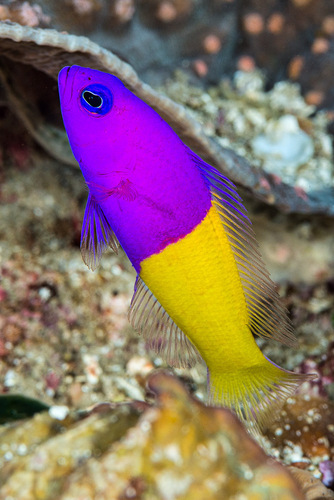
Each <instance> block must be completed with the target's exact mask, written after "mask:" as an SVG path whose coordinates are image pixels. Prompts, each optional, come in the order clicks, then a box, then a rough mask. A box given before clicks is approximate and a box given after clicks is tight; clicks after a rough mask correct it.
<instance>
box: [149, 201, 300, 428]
mask: <svg viewBox="0 0 334 500" xmlns="http://www.w3.org/2000/svg"><path fill="white" fill-rule="evenodd" d="M140 276H141V278H142V280H143V281H144V282H145V284H146V285H147V286H148V287H149V289H150V290H151V291H152V293H153V294H154V295H155V297H156V298H157V299H158V301H159V302H160V304H162V306H163V307H164V309H165V310H166V311H167V313H168V314H169V316H170V317H171V318H172V319H173V320H174V322H175V323H176V324H177V325H178V327H179V328H180V329H181V330H182V331H183V332H184V334H185V335H186V336H187V337H188V338H189V339H190V341H191V342H192V344H193V345H194V346H195V347H196V348H197V350H198V351H199V353H200V355H201V356H202V358H203V359H204V361H205V363H206V365H207V367H208V370H209V381H210V387H209V390H210V400H211V402H212V403H218V404H222V405H226V406H229V407H233V408H234V409H235V410H236V412H237V413H238V414H239V416H241V417H242V418H246V419H249V418H251V417H252V416H256V417H257V418H258V419H259V423H260V424H261V423H262V422H263V421H265V419H266V417H267V416H268V410H272V409H273V408H272V404H273V403H275V402H278V401H279V400H280V399H281V397H282V395H283V394H285V393H287V392H289V391H290V390H291V391H293V390H294V388H295V387H296V385H299V383H300V380H299V377H300V376H299V375H297V374H293V373H291V372H287V371H284V370H282V369H281V368H279V367H277V366H276V365H274V364H273V363H271V362H270V361H268V360H267V358H265V356H264V355H263V354H262V352H261V351H260V349H259V348H258V346H257V344H256V342H255V340H254V337H253V335H252V333H251V330H250V326H249V325H250V317H249V311H248V306H247V302H246V297H245V291H244V286H243V284H242V282H241V279H240V272H239V270H238V267H237V264H236V260H235V255H234V252H233V251H232V248H231V244H230V241H229V239H228V237H227V233H226V231H225V230H224V227H223V225H222V221H221V217H220V215H219V213H218V209H217V205H216V204H215V203H214V202H213V203H212V207H211V209H210V210H209V212H208V213H207V215H206V217H205V219H204V220H203V221H202V222H201V223H200V224H199V225H198V226H197V227H196V228H195V229H194V230H193V231H192V232H191V233H190V234H188V235H187V236H185V237H184V238H182V239H180V240H179V241H177V242H176V243H174V244H170V245H169V246H167V247H166V248H165V249H164V250H163V251H161V252H160V253H159V254H155V255H152V256H151V257H149V258H147V259H145V260H144V261H143V262H142V267H141V273H140ZM259 314H260V311H259ZM285 395H286V394H285Z"/></svg>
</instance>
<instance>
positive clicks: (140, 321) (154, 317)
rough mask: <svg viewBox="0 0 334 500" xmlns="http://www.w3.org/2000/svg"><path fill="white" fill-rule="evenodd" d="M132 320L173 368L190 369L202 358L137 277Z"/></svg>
mask: <svg viewBox="0 0 334 500" xmlns="http://www.w3.org/2000/svg"><path fill="white" fill-rule="evenodd" d="M129 321H130V323H131V325H132V326H133V328H134V329H135V330H137V331H138V332H139V333H140V334H141V335H142V336H143V337H144V339H145V341H146V344H147V347H149V348H150V349H152V350H153V351H154V352H155V353H156V354H158V355H159V356H161V357H162V358H163V359H164V360H165V361H166V362H167V363H168V364H169V365H170V366H174V367H178V368H190V367H191V366H193V365H194V364H196V363H197V362H199V361H200V360H201V359H202V358H201V356H200V354H199V352H198V351H197V349H196V348H195V347H194V345H193V344H192V343H191V342H190V340H189V339H188V337H187V336H186V335H185V334H184V333H183V332H182V331H181V330H180V328H179V327H178V326H177V325H176V324H175V323H174V321H173V320H172V319H171V318H170V316H169V315H168V314H167V312H166V311H165V310H164V308H163V307H162V306H161V304H159V302H158V301H157V299H156V298H155V297H154V295H153V294H152V292H151V291H150V290H149V289H148V288H147V286H146V285H145V283H144V282H143V280H142V279H141V278H140V276H137V280H136V284H135V292H134V295H133V298H132V301H131V304H130V309H129Z"/></svg>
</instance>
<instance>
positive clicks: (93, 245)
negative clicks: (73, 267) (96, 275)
mask: <svg viewBox="0 0 334 500" xmlns="http://www.w3.org/2000/svg"><path fill="white" fill-rule="evenodd" d="M107 246H110V247H111V248H112V250H114V252H116V253H117V248H118V241H117V238H116V236H115V234H114V232H113V230H112V229H111V227H110V225H109V222H108V220H107V218H106V216H105V215H104V213H103V211H102V209H101V208H100V206H99V205H98V203H96V201H95V200H94V198H93V197H92V196H91V194H89V195H88V200H87V205H86V210H85V215H84V219H83V223H82V230H81V244H80V248H81V255H82V258H83V261H84V263H85V264H86V265H87V266H88V267H89V268H90V269H91V270H92V271H94V269H96V268H97V266H98V264H99V261H100V259H101V257H102V254H103V252H104V251H105V250H106V248H107Z"/></svg>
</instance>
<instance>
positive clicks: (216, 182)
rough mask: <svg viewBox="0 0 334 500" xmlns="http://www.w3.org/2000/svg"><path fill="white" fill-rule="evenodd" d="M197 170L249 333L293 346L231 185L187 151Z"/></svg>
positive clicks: (284, 315) (287, 324) (284, 314)
mask: <svg viewBox="0 0 334 500" xmlns="http://www.w3.org/2000/svg"><path fill="white" fill-rule="evenodd" d="M189 154H190V155H191V157H192V159H193V161H194V163H195V164H196V165H197V167H198V168H199V169H200V171H201V173H202V175H203V177H204V179H205V181H206V183H207V185H208V187H209V189H210V191H211V196H212V201H213V203H214V205H215V206H216V208H217V210H218V212H219V215H220V217H221V221H222V224H223V227H224V229H225V231H226V234H227V237H228V239H229V242H230V245H231V248H232V251H233V254H234V258H235V261H236V264H237V268H238V271H239V276H240V279H241V282H242V285H243V290H244V294H245V299H246V303H247V308H248V314H249V317H250V325H249V327H250V329H251V331H252V333H254V334H256V335H259V336H261V337H265V338H272V339H274V340H278V341H279V342H282V343H283V344H286V345H289V346H296V345H297V340H296V338H295V336H294V333H293V328H292V324H291V322H290V320H289V318H288V316H287V311H286V309H285V308H284V306H283V305H282V304H281V301H280V297H279V295H278V293H277V292H276V290H275V284H274V282H273V281H272V280H271V279H270V276H269V273H268V271H267V269H266V267H265V264H264V262H263V260H262V257H261V254H260V252H259V249H258V243H257V241H256V238H255V234H254V231H253V229H252V226H251V222H250V220H249V218H248V217H247V212H246V209H245V207H244V206H243V204H242V199H241V198H240V196H239V195H238V193H237V192H236V187H235V185H234V184H233V183H232V182H231V181H230V180H229V179H228V178H227V177H225V176H224V175H222V174H221V173H220V172H218V170H216V169H215V168H214V167H212V166H210V165H208V164H207V163H205V162H204V161H202V160H201V159H200V158H199V157H198V156H196V155H195V154H194V153H192V152H191V151H189Z"/></svg>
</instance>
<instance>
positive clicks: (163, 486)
mask: <svg viewBox="0 0 334 500" xmlns="http://www.w3.org/2000/svg"><path fill="white" fill-rule="evenodd" d="M148 387H149V389H150V391H151V392H152V393H153V394H154V395H155V397H156V401H155V403H154V404H152V405H151V406H150V407H148V405H147V404H145V403H131V404H120V405H112V406H111V407H110V405H102V406H101V405H100V406H99V407H97V408H95V410H94V411H93V412H90V413H88V414H87V416H86V418H82V417H81V419H79V417H78V415H77V416H75V415H73V414H72V415H69V416H68V417H66V418H65V420H63V421H61V422H60V421H59V420H57V421H56V420H54V419H53V418H51V417H50V415H49V414H48V413H44V414H39V415H37V416H35V417H34V418H33V419H31V420H28V421H25V422H23V423H21V424H15V425H11V426H8V427H2V428H0V450H2V455H1V462H2V463H1V465H2V466H1V467H0V484H2V486H1V487H0V498H15V500H23V499H24V500H41V499H43V500H46V499H48V500H52V499H57V500H70V499H71V500H73V499H79V498H85V499H86V500H89V499H94V498H99V499H100V500H102V499H105V500H107V499H108V500H113V499H115V500H116V499H117V500H120V499H127V498H129V499H130V498H137V499H142V500H144V499H147V500H148V499H162V500H173V499H175V500H176V499H181V498H182V499H183V500H187V499H189V500H190V499H191V500H197V499H198V500H200V499H203V498H205V499H206V500H211V499H212V500H213V499H217V500H218V499H221V498H224V500H225V499H226V500H228V499H232V498H233V499H235V498H252V499H253V500H261V499H263V500H264V499H268V498H270V499H272V498H277V499H278V498H279V499H280V500H303V499H305V497H304V496H303V493H302V491H301V490H302V488H301V487H300V486H299V485H297V483H296V482H295V481H294V479H293V478H292V476H291V475H290V473H289V472H288V471H287V470H286V469H285V468H284V467H283V466H282V465H280V464H279V463H278V462H275V461H274V460H273V459H272V458H269V457H267V456H266V455H265V453H264V452H263V450H262V449H261V448H260V446H259V445H258V444H257V443H255V441H253V439H252V438H251V437H250V436H249V435H248V434H247V432H246V431H245V430H244V428H243V426H242V425H241V423H240V422H239V421H238V420H237V418H236V417H235V416H234V415H233V414H232V413H231V412H229V411H228V410H224V409H220V408H219V409H218V408H209V407H205V406H204V405H203V404H202V403H200V402H199V401H197V400H195V399H193V398H192V397H190V396H189V394H188V393H187V391H186V390H185V388H184V387H183V385H182V384H181V383H180V382H179V381H178V380H177V379H176V378H174V377H171V376H170V375H167V374H165V373H163V372H160V373H159V372H158V373H155V374H153V375H151V376H150V378H149V381H148Z"/></svg>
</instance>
